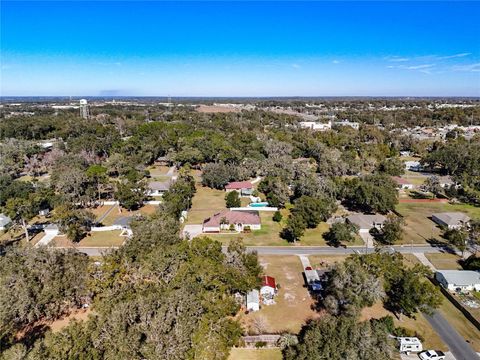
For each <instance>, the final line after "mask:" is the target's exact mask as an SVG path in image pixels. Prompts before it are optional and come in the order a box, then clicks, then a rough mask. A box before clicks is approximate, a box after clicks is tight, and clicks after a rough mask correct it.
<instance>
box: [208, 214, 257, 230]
mask: <svg viewBox="0 0 480 360" xmlns="http://www.w3.org/2000/svg"><path fill="white" fill-rule="evenodd" d="M222 218H225V220H227V223H228V224H243V225H259V224H260V223H261V222H260V216H259V215H258V211H243V210H242V211H236V210H224V211H222V212H219V213H217V214H215V215H213V216H212V217H210V218H208V219H206V220H205V221H204V222H203V226H206V227H217V226H220V221H221V220H222Z"/></svg>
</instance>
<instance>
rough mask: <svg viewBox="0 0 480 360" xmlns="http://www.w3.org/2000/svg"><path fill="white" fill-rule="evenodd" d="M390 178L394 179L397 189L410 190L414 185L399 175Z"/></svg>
mask: <svg viewBox="0 0 480 360" xmlns="http://www.w3.org/2000/svg"><path fill="white" fill-rule="evenodd" d="M392 180H393V181H395V183H396V184H397V188H399V189H403V190H412V189H413V188H414V187H415V186H414V185H413V184H412V183H411V182H410V181H408V180H407V179H404V178H402V177H399V176H392Z"/></svg>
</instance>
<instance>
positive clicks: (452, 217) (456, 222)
mask: <svg viewBox="0 0 480 360" xmlns="http://www.w3.org/2000/svg"><path fill="white" fill-rule="evenodd" d="M432 220H433V221H434V222H435V223H437V224H438V225H440V226H442V227H446V228H448V229H459V228H461V227H463V226H465V225H468V223H469V221H470V217H468V215H466V214H464V213H461V212H445V213H436V214H432Z"/></svg>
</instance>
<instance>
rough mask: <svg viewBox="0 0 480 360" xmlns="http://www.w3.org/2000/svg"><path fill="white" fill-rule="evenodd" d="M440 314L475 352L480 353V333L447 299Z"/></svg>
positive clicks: (441, 307) (440, 309) (444, 298)
mask: <svg viewBox="0 0 480 360" xmlns="http://www.w3.org/2000/svg"><path fill="white" fill-rule="evenodd" d="M439 312H440V313H441V314H442V315H443V316H444V317H445V319H446V320H447V321H448V322H449V323H450V325H452V326H453V327H454V328H455V329H456V330H457V331H458V333H459V334H460V335H461V336H462V337H463V338H464V339H465V340H468V341H469V342H470V344H471V345H472V347H473V348H474V349H475V351H480V331H479V330H478V329H477V328H476V327H475V326H473V324H472V323H471V322H470V321H469V320H468V319H467V318H466V317H465V316H464V315H463V314H462V313H461V312H460V310H458V309H457V308H456V307H455V306H454V305H453V304H452V303H451V302H450V301H449V300H448V299H447V298H446V297H443V303H442V305H441V306H440V308H439Z"/></svg>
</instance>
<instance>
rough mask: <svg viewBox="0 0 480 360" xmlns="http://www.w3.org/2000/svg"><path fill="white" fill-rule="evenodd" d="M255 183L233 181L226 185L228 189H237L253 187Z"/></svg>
mask: <svg viewBox="0 0 480 360" xmlns="http://www.w3.org/2000/svg"><path fill="white" fill-rule="evenodd" d="M252 188H253V185H252V183H251V182H250V181H233V182H231V183H228V184H227V185H225V189H227V190H236V189H252Z"/></svg>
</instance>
